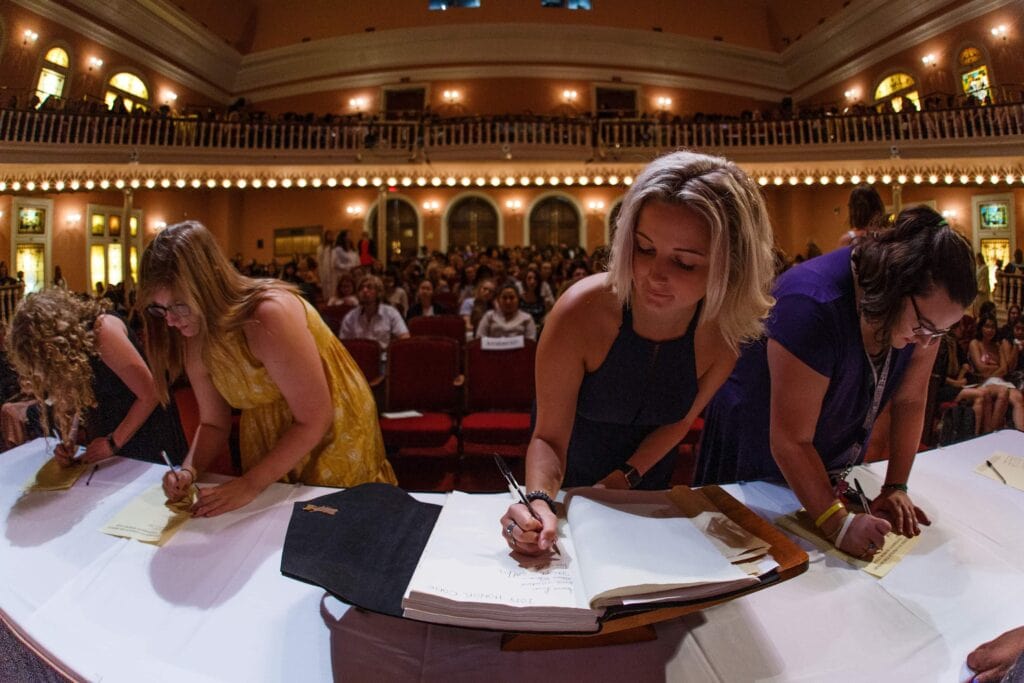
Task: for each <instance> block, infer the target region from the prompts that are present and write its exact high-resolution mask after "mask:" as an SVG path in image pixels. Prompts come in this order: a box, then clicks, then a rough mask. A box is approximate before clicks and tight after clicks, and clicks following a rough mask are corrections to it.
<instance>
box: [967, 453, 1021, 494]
mask: <svg viewBox="0 0 1024 683" xmlns="http://www.w3.org/2000/svg"><path fill="white" fill-rule="evenodd" d="M989 463H992V464H991V466H990V465H989ZM974 471H975V472H977V473H978V474H980V475H981V476H983V477H987V478H988V479H992V480H993V481H998V482H999V483H1000V484H1006V485H1007V486H1012V487H1013V488H1015V489H1017V490H1019V491H1024V458H1022V457H1020V456H1019V455H1010V454H1009V453H1003V452H1002V451H996V452H995V453H993V454H992V455H990V456H988V458H986V459H985V460H982V461H981V462H979V463H978V466H977V467H975V468H974ZM1000 476H1002V479H1000ZM1004 479H1005V481H1003V480H1004Z"/></svg>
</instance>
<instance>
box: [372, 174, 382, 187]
mask: <svg viewBox="0 0 1024 683" xmlns="http://www.w3.org/2000/svg"><path fill="white" fill-rule="evenodd" d="M370 184H371V185H373V186H374V187H380V186H381V185H383V184H384V179H383V178H381V177H380V176H373V177H372V178H370Z"/></svg>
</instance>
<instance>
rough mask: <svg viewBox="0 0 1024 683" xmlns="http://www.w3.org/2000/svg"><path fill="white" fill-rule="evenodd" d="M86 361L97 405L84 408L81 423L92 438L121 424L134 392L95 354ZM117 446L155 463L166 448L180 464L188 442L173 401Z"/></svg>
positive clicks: (135, 343)
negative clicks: (89, 368) (90, 372)
mask: <svg viewBox="0 0 1024 683" xmlns="http://www.w3.org/2000/svg"><path fill="white" fill-rule="evenodd" d="M115 317H119V316H115ZM122 322H124V320H123V319H122ZM126 327H127V329H128V339H129V340H131V343H132V346H134V347H135V349H136V350H139V342H138V338H137V337H136V336H135V333H134V332H133V331H132V328H131V327H130V326H128V325H126ZM140 355H141V351H140ZM89 364H90V366H92V390H93V393H94V394H95V396H96V406H95V407H94V408H90V409H88V410H86V412H85V415H84V424H85V429H86V432H87V433H88V435H89V436H88V440H89V441H91V440H92V439H95V438H97V437H101V436H106V435H108V434H110V433H111V432H112V431H114V429H116V428H117V425H119V424H121V420H123V419H124V416H125V415H127V414H128V410H129V409H130V408H131V407H132V404H133V403H134V402H135V394H134V393H132V390H131V389H129V388H128V386H127V385H126V384H125V383H124V382H122V381H121V378H120V377H118V376H117V374H116V373H115V372H114V371H113V370H111V369H110V368H109V367H108V366H107V364H106V363H104V362H103V360H101V359H100V357H99V356H98V355H97V356H93V357H92V358H91V359H90V361H89ZM87 443H88V441H87ZM120 448H121V450H120V452H119V453H118V455H121V456H124V457H126V458H134V459H135V460H145V461H147V462H156V463H163V458H161V457H160V451H162V450H163V451H167V455H168V457H169V458H170V459H171V462H173V463H174V464H176V465H180V464H181V462H182V461H183V460H184V459H185V455H186V453H187V452H188V444H187V442H186V441H185V435H184V433H183V432H182V429H181V422H180V421H179V419H178V413H177V411H176V410H175V409H174V404H173V403H171V404H170V405H169V406H168V407H167V408H164V407H163V406H161V405H157V407H156V408H154V409H153V412H152V413H150V415H149V417H148V418H146V421H145V422H144V423H143V424H142V426H141V427H139V430H138V431H137V432H135V434H134V435H133V436H132V438H131V439H129V440H128V443H124V444H120Z"/></svg>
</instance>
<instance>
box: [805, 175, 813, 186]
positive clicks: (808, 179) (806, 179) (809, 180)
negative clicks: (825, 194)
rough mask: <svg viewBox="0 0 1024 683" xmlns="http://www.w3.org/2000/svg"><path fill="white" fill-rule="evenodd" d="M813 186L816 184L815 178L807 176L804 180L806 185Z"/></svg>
mask: <svg viewBox="0 0 1024 683" xmlns="http://www.w3.org/2000/svg"><path fill="white" fill-rule="evenodd" d="M813 184H814V178H812V177H811V176H807V177H806V178H804V185H813Z"/></svg>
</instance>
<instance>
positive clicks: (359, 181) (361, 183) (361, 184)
mask: <svg viewBox="0 0 1024 683" xmlns="http://www.w3.org/2000/svg"><path fill="white" fill-rule="evenodd" d="M366 183H367V180H366V178H364V177H363V176H359V177H358V178H356V185H358V186H359V187H366Z"/></svg>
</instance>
